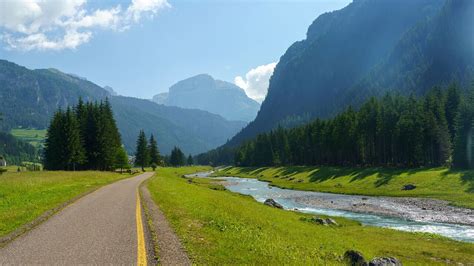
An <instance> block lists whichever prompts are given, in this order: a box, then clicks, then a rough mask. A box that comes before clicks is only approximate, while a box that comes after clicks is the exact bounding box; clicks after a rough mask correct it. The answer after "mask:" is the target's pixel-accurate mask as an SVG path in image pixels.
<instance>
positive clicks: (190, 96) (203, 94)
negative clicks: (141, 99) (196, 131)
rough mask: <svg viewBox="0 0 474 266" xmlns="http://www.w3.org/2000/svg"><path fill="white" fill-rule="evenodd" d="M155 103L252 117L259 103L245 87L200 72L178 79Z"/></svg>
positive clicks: (241, 118)
mask: <svg viewBox="0 0 474 266" xmlns="http://www.w3.org/2000/svg"><path fill="white" fill-rule="evenodd" d="M153 101H155V102H156V103H160V104H164V105H168V106H178V107H182V108H193V109H200V110H205V111H208V112H211V113H213V114H218V115H221V116H222V117H224V118H226V119H228V120H239V121H246V122H250V121H252V120H253V119H254V118H255V116H256V115H257V112H258V110H259V108H260V104H259V103H258V102H256V101H254V100H252V99H250V98H249V97H248V96H247V95H246V94H245V92H244V90H243V89H241V88H239V87H237V86H236V85H234V84H232V83H229V82H225V81H222V80H215V79H214V78H212V77H211V76H209V75H207V74H201V75H197V76H194V77H190V78H188V79H185V80H182V81H179V82H178V83H176V84H174V85H173V86H171V87H170V88H169V92H168V93H161V94H158V95H155V97H153Z"/></svg>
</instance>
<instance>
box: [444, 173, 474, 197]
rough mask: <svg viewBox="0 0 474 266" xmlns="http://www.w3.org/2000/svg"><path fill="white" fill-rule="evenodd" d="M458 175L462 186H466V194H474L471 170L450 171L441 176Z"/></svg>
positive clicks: (473, 175)
mask: <svg viewBox="0 0 474 266" xmlns="http://www.w3.org/2000/svg"><path fill="white" fill-rule="evenodd" d="M455 174H459V175H460V177H461V182H462V184H463V185H465V184H467V186H468V188H467V189H466V192H468V193H474V171H472V170H457V169H450V170H448V171H446V172H444V173H443V175H445V176H447V175H455Z"/></svg>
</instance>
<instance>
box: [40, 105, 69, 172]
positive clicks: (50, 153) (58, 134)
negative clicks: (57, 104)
mask: <svg viewBox="0 0 474 266" xmlns="http://www.w3.org/2000/svg"><path fill="white" fill-rule="evenodd" d="M63 120H64V113H63V111H62V110H61V109H59V110H58V111H57V112H56V113H55V114H54V116H53V119H52V120H51V123H50V124H49V127H48V130H47V133H46V140H45V145H44V168H45V169H47V170H61V169H64V168H65V161H66V160H65V155H64V149H63V147H64V146H65V144H66V143H65V139H64V138H63V135H62V133H63V131H62V128H63V124H64V123H63Z"/></svg>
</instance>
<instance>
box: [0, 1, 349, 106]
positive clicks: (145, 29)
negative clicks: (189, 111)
mask: <svg viewBox="0 0 474 266" xmlns="http://www.w3.org/2000/svg"><path fill="white" fill-rule="evenodd" d="M7 1H9V0H7ZM70 1H71V2H73V1H76V2H75V3H72V4H71V5H74V6H73V9H71V8H69V9H67V8H68V7H67V6H66V7H64V9H65V10H66V9H67V10H69V11H64V12H69V13H67V15H65V16H63V17H61V18H62V19H63V21H66V19H64V17H66V16H70V17H71V18H74V19H75V20H77V21H78V20H79V19H77V17H79V16H77V15H75V14H74V12H76V13H79V11H83V12H84V13H86V14H89V13H90V14H94V13H93V12H94V10H97V9H98V8H100V9H104V10H105V9H112V8H114V7H117V5H118V4H120V7H121V8H122V13H123V15H120V16H121V17H120V20H121V21H123V20H125V19H124V17H125V16H126V15H125V14H126V13H127V12H125V11H124V10H125V9H126V8H127V6H129V8H128V9H130V6H132V4H131V3H130V2H129V1H119V2H116V1H102V2H91V1H89V2H84V1H85V0H70ZM135 1H142V2H144V3H146V2H147V1H152V2H153V1H155V2H156V1H157V2H156V4H157V5H158V4H160V5H161V6H159V7H158V6H155V7H150V6H148V7H146V8H148V9H146V8H142V9H140V12H142V11H143V12H142V13H134V14H135V15H136V14H139V15H138V18H139V19H137V18H136V17H134V18H135V19H134V20H133V22H130V21H132V19H128V22H127V23H123V22H119V23H121V24H120V26H119V27H117V26H113V27H112V26H110V25H111V23H108V22H107V23H108V24H106V23H105V22H104V23H102V24H100V23H96V24H93V23H89V24H87V26H83V28H79V29H80V30H77V32H80V33H81V34H82V32H86V33H88V35H87V36H84V39H81V40H82V41H78V42H74V43H73V44H72V45H59V44H56V43H52V44H51V45H50V46H45V45H44V44H41V45H42V46H28V47H26V46H21V45H19V43H20V42H19V41H17V40H18V39H20V38H23V37H25V36H26V37H30V35H34V36H35V37H38V36H37V35H35V34H38V33H41V34H42V33H44V35H45V36H46V37H50V38H52V39H54V38H59V39H61V34H64V33H62V30H63V31H64V29H63V28H61V27H64V26H57V24H54V27H56V28H55V30H54V31H49V30H50V28H52V26H51V25H53V24H51V23H53V22H51V23H50V24H47V22H44V21H43V20H40V18H41V15H45V14H46V13H47V12H46V11H44V10H46V8H45V7H44V8H43V9H44V10H43V12H39V14H41V15H38V16H37V17H36V16H35V17H33V18H31V17H28V19H27V18H25V16H23V17H20V18H18V17H13V16H10V17H11V18H8V19H9V20H7V19H3V20H2V19H1V18H0V32H1V33H2V35H3V36H4V38H3V40H4V41H3V42H1V45H2V48H1V50H0V58H2V59H6V60H10V61H13V62H15V63H18V64H20V65H24V66H26V67H28V68H48V67H53V68H57V69H60V70H62V71H64V72H67V73H74V74H77V75H80V76H83V77H86V78H87V79H89V80H91V81H93V82H95V83H97V84H99V85H102V86H105V85H109V86H111V87H113V88H114V89H115V90H116V91H117V92H118V93H119V94H122V95H127V96H135V97H140V98H151V97H152V96H153V95H154V94H157V93H159V92H164V91H167V90H168V87H169V86H170V85H172V84H174V83H175V82H177V81H179V80H182V79H184V78H187V77H190V76H192V75H196V74H200V73H208V74H210V75H212V76H214V77H215V78H218V79H222V80H226V81H230V82H234V79H235V78H236V77H237V76H242V78H243V80H244V82H245V79H246V76H245V75H246V74H247V73H248V72H249V71H250V70H251V69H255V68H257V67H258V66H261V65H267V64H270V63H274V62H277V61H278V60H279V58H280V56H281V55H282V54H283V53H284V52H285V50H286V49H287V48H288V47H289V46H290V45H291V44H292V43H293V42H295V41H297V40H301V39H304V37H305V34H306V30H307V28H308V26H309V25H310V24H311V22H312V21H313V20H314V19H315V18H316V17H317V16H318V15H320V14H321V13H324V12H327V11H332V10H335V9H340V8H342V7H344V6H346V5H347V4H348V3H349V2H350V0H314V1H270V0H268V1H224V0H222V1H217V0H214V1H173V0H170V1H168V2H166V1H164V0H135ZM158 2H160V3H158ZM99 3H100V4H99ZM134 4H135V3H134ZM3 5H5V4H3ZM11 6H13V5H10V6H8V5H7V6H2V7H1V8H2V10H4V11H6V12H10V11H11V10H8V11H7V10H6V9H7V8H8V9H14V8H18V7H11ZM32 8H36V9H37V7H32ZM40 8H42V7H40ZM152 8H155V9H152ZM36 9H32V10H36ZM56 9H58V8H56ZM128 9H127V10H128ZM22 10H25V8H24V7H23V8H22ZM114 10H116V9H114ZM2 12H3V11H2ZM51 12H53V11H51ZM54 12H57V10H54ZM10 13H12V12H10ZM111 13H113V12H111ZM122 13H118V11H117V12H115V13H114V14H122ZM129 13H130V12H129ZM63 14H66V13H63ZM0 15H2V14H0ZM81 16H82V17H81V18H84V15H81ZM117 17H118V16H117ZM38 21H39V22H38ZM84 21H85V20H84ZM117 21H119V19H117ZM36 22H37V23H43V24H38V25H41V26H44V27H43V28H41V27H39V29H36V28H33V26H35V25H37V24H34V23H36ZM15 23H16V24H15ZM20 23H24V24H25V25H27V26H30V28H29V29H28V30H25V29H24V28H20V27H17V26H18V25H19V24H20ZM28 23H29V24H28ZM54 23H56V22H54ZM63 24H65V23H62V24H61V25H63ZM124 24H126V25H124ZM22 25H23V24H22ZM81 25H86V24H81ZM94 25H96V26H94ZM97 25H98V26H97ZM114 25H116V21H115V22H114ZM74 29H76V28H74ZM74 32H75V33H77V32H76V30H74ZM84 35H85V34H84ZM5 36H8V37H11V36H13V37H11V38H12V39H13V41H11V42H10V43H9V42H7V41H5V40H6V38H5ZM40 36H43V35H40ZM15 38H17V39H15ZM64 40H66V38H65V39H64ZM74 40H76V39H74ZM39 41H40V42H43V43H44V42H47V40H43V39H40V40H39ZM36 44H37V43H35V45H36ZM15 45H16V47H15ZM270 74H271V73H270ZM242 86H246V85H245V84H244V85H242ZM248 86H249V87H251V86H253V85H252V84H250V81H249V84H248ZM249 89H250V88H249Z"/></svg>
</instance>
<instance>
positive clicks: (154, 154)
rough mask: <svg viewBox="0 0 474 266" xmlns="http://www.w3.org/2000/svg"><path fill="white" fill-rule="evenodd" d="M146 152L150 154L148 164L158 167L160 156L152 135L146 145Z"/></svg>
mask: <svg viewBox="0 0 474 266" xmlns="http://www.w3.org/2000/svg"><path fill="white" fill-rule="evenodd" d="M148 150H149V153H150V164H155V165H160V162H161V156H160V151H159V149H158V143H157V142H156V140H155V137H154V136H153V134H151V136H150V142H149V143H148Z"/></svg>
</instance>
